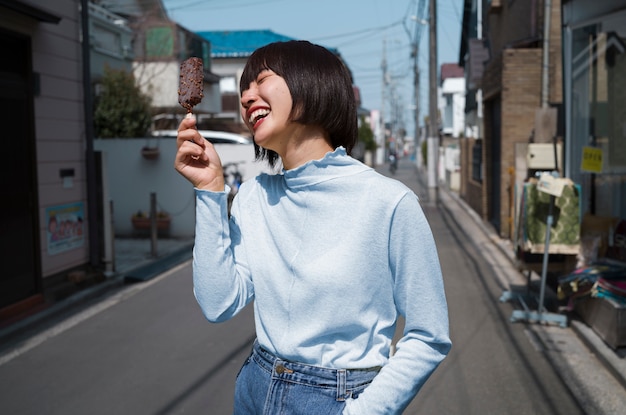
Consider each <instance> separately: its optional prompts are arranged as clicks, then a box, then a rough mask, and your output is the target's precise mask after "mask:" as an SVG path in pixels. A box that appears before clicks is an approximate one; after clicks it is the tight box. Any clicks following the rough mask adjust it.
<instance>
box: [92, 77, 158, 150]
mask: <svg viewBox="0 0 626 415" xmlns="http://www.w3.org/2000/svg"><path fill="white" fill-rule="evenodd" d="M101 87H102V90H101V93H100V94H99V95H98V96H97V97H96V99H95V102H94V117H93V122H94V128H95V134H96V137H99V138H120V137H145V136H146V135H147V133H148V131H149V129H150V123H151V122H152V117H151V114H150V104H151V99H150V97H149V96H147V95H145V94H143V93H142V92H141V90H140V89H139V87H138V86H137V84H136V83H135V78H134V76H133V74H132V73H128V72H126V71H123V70H116V69H110V68H105V70H104V75H103V77H102V83H101Z"/></svg>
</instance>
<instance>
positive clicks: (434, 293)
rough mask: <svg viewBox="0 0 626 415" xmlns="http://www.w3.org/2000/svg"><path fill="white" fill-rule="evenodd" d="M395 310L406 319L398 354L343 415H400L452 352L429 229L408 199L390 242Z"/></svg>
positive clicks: (414, 202)
mask: <svg viewBox="0 0 626 415" xmlns="http://www.w3.org/2000/svg"><path fill="white" fill-rule="evenodd" d="M389 260H390V265H391V268H392V275H393V276H394V279H395V281H394V299H395V302H396V308H397V310H398V312H399V313H400V314H402V315H403V316H404V317H405V320H406V322H405V329H404V333H403V337H402V338H401V339H400V341H399V342H398V344H397V351H396V353H395V354H394V356H393V357H391V358H390V359H389V361H388V363H387V364H386V365H385V366H384V367H383V369H382V370H381V372H380V373H379V375H378V376H376V378H375V379H374V381H373V382H372V384H371V385H370V386H369V387H368V388H367V389H366V390H365V391H364V392H363V393H362V394H361V395H360V396H359V397H358V399H355V400H352V399H350V400H348V402H347V405H346V409H345V410H344V414H346V415H357V414H358V415H369V414H372V415H374V414H381V415H383V414H384V415H390V414H401V413H402V411H403V410H404V409H405V408H406V406H407V405H408V404H409V403H410V402H411V400H412V399H413V398H414V397H415V395H416V394H417V393H418V391H419V389H420V388H421V387H422V386H423V385H424V383H425V382H426V380H427V379H428V378H429V376H430V375H431V374H432V373H433V371H434V370H435V369H436V368H437V366H438V365H439V363H440V362H441V361H442V360H443V359H444V358H445V356H446V355H447V353H448V352H449V350H450V347H451V342H450V339H449V334H448V310H447V303H446V299H445V293H444V287H443V280H442V276H441V268H440V265H439V260H438V255H437V250H436V247H435V242H434V238H433V236H432V232H431V229H430V226H429V225H428V223H427V221H426V217H425V216H424V213H423V211H422V209H421V207H420V206H419V203H418V200H417V197H416V196H415V195H413V194H411V193H408V194H407V195H406V196H405V197H404V198H403V199H402V200H401V201H400V202H399V204H398V206H397V208H396V212H395V213H394V216H393V219H392V224H391V230H390V241H389Z"/></svg>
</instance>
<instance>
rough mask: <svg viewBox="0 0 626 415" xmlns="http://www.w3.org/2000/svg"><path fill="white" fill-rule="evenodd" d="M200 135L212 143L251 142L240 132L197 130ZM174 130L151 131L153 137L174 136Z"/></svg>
mask: <svg viewBox="0 0 626 415" xmlns="http://www.w3.org/2000/svg"><path fill="white" fill-rule="evenodd" d="M198 132H199V133H200V135H201V136H202V137H204V138H205V139H206V140H208V141H210V142H211V143H213V144H252V140H251V139H250V138H248V137H245V136H243V135H241V134H235V133H229V132H226V131H213V130H198ZM177 134H178V131H176V130H156V131H153V132H152V136H153V137H171V138H176V135H177Z"/></svg>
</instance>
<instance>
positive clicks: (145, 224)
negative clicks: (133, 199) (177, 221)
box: [131, 216, 172, 231]
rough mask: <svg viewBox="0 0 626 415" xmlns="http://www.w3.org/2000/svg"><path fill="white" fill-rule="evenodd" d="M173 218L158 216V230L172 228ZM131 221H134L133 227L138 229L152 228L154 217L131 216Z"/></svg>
mask: <svg viewBox="0 0 626 415" xmlns="http://www.w3.org/2000/svg"><path fill="white" fill-rule="evenodd" d="M171 220H172V219H171V218H157V221H156V224H157V230H160V231H163V230H167V229H169V228H170V222H171ZM131 222H132V223H133V228H134V229H137V230H147V229H150V226H151V224H152V219H150V218H147V217H141V218H138V217H135V216H133V217H132V218H131Z"/></svg>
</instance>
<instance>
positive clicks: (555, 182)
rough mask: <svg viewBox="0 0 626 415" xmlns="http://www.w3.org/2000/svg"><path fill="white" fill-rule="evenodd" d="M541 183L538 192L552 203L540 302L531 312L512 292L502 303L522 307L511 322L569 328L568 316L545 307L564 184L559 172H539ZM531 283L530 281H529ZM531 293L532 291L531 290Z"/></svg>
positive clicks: (504, 296)
mask: <svg viewBox="0 0 626 415" xmlns="http://www.w3.org/2000/svg"><path fill="white" fill-rule="evenodd" d="M537 175H538V176H539V182H538V185H537V188H538V190H540V191H542V192H545V193H548V194H549V195H550V202H549V206H548V215H547V218H546V232H545V242H544V250H543V263H542V268H541V285H540V291H539V300H538V302H537V304H538V307H537V310H531V309H530V307H529V306H528V300H527V299H526V300H525V298H524V296H523V295H521V294H517V293H513V292H512V291H504V292H503V293H502V296H501V297H500V301H501V302H507V301H509V300H512V299H516V300H517V301H518V302H519V303H520V305H521V306H522V309H521V310H513V313H512V314H511V317H510V320H511V322H517V321H527V322H530V323H540V324H541V323H552V324H558V325H560V326H561V327H563V328H565V327H567V316H565V315H563V314H558V313H551V312H548V311H547V310H546V308H545V307H544V302H545V290H546V281H547V275H548V263H549V261H548V259H549V256H550V230H551V228H552V225H553V223H554V204H555V200H556V198H557V197H559V196H561V194H562V192H563V186H564V182H563V179H560V178H558V172H555V171H553V172H538V173H537ZM529 283H530V281H529ZM529 291H530V290H529Z"/></svg>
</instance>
